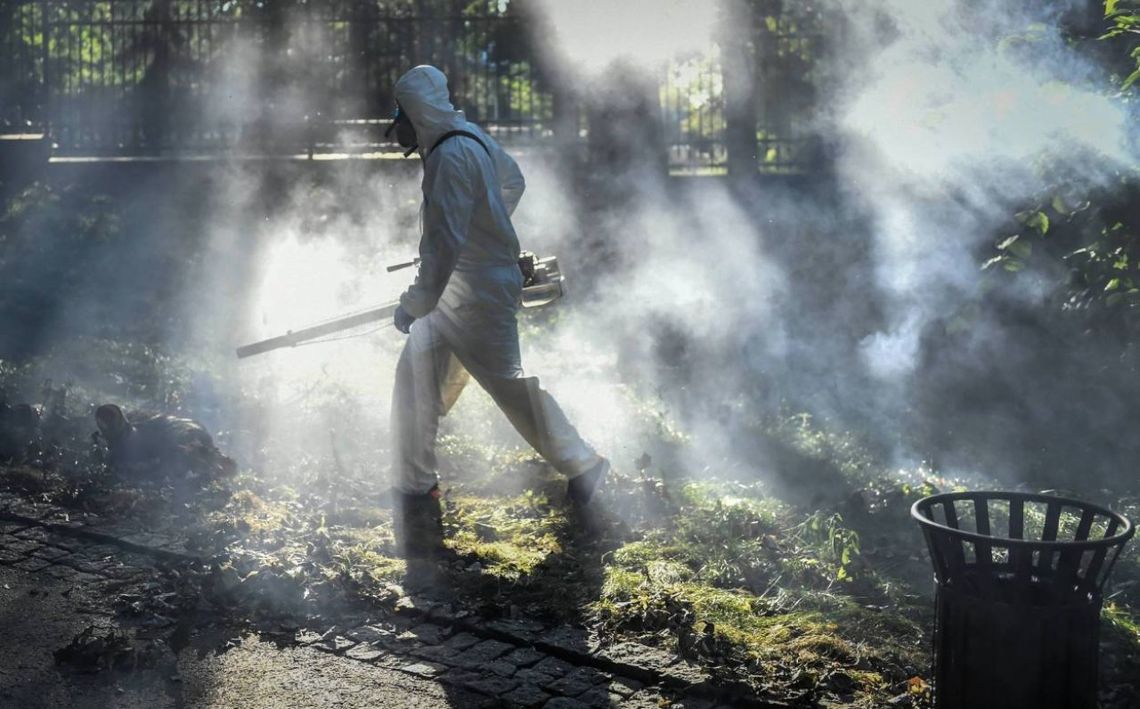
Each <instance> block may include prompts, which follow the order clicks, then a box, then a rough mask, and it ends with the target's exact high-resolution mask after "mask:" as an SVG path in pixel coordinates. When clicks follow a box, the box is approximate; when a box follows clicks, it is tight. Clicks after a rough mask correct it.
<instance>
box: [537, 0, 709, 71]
mask: <svg viewBox="0 0 1140 709" xmlns="http://www.w3.org/2000/svg"><path fill="white" fill-rule="evenodd" d="M537 5H538V7H539V8H540V11H541V12H542V14H543V15H544V17H545V19H546V20H547V25H546V26H545V27H546V28H548V29H549V30H550V33H551V35H552V36H546V37H542V38H540V39H541V40H542V44H540V45H539V46H544V45H545V46H548V47H549V48H550V49H549V51H550V53H551V54H552V55H553V56H552V59H553V60H554V61H556V62H559V63H560V64H562V65H564V68H566V69H568V70H569V72H570V73H571V74H573V73H578V74H579V75H591V74H604V73H606V72H607V71H609V70H610V69H611V68H612V67H611V65H612V64H613V62H614V61H615V60H619V59H624V60H627V61H629V62H631V63H633V64H636V65H637V66H639V67H641V68H647V69H652V68H655V65H660V64H663V63H664V62H666V61H668V60H670V59H673V58H675V57H676V56H677V55H679V54H688V53H699V52H704V51H707V50H708V48H709V46H710V44H711V42H712V39H713V30H714V27H715V23H716V19H717V13H716V7H715V5H714V4H713V3H709V2H702V1H701V0H664V1H662V0H621V1H620V2H613V1H612V0H579V2H573V3H568V2H560V1H559V0H539V1H538V3H537Z"/></svg>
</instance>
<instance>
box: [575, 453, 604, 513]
mask: <svg viewBox="0 0 1140 709" xmlns="http://www.w3.org/2000/svg"><path fill="white" fill-rule="evenodd" d="M609 472H610V461H608V460H606V459H605V458H602V459H601V460H600V461H598V464H597V465H595V466H594V467H592V468H590V469H589V470H587V471H586V472H584V473H582V474H580V475H575V476H574V477H572V478H570V480H569V482H567V483H566V497H568V498H569V499H570V502H572V503H573V504H575V505H577V506H579V507H582V506H584V505H586V504H589V502H590V498H592V497H593V496H594V491H595V490H597V489H598V486H599V485H601V484H602V481H603V480H604V479H605V477H606V474H607V473H609Z"/></svg>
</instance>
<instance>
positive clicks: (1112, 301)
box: [1104, 293, 1124, 307]
mask: <svg viewBox="0 0 1140 709" xmlns="http://www.w3.org/2000/svg"><path fill="white" fill-rule="evenodd" d="M1122 300H1124V294H1123V293H1113V294H1112V295H1110V296H1108V297H1107V298H1105V299H1104V302H1105V304H1106V305H1108V306H1109V307H1112V306H1114V305H1116V304H1118V303H1119V302H1120V301H1122Z"/></svg>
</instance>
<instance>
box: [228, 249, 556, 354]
mask: <svg viewBox="0 0 1140 709" xmlns="http://www.w3.org/2000/svg"><path fill="white" fill-rule="evenodd" d="M419 262H420V260H419V259H418V258H417V259H415V260H413V261H406V262H403V263H397V264H394V265H391V266H388V272H389V273H391V272H392V271H398V270H400V269H402V268H409V267H411V266H415V265H417V264H419ZM518 264H519V270H520V271H522V276H523V289H522V306H523V307H524V308H540V307H542V306H544V305H549V304H551V303H553V302H554V301H556V300H558V299H559V298H561V297H562V283H563V281H564V280H565V279H564V278H563V277H562V271H561V270H559V268H558V257H557V256H547V257H546V258H539V257H538V256H536V255H535V254H533V253H532V252H530V251H524V252H522V253H521V254H520V255H519V261H518ZM399 305H400V303H399V301H395V302H392V303H385V304H384V305H379V306H376V307H375V308H369V309H368V310H363V311H361V312H359V313H353V314H352V315H345V316H343V317H339V318H335V319H333V320H327V321H325V322H322V323H316V324H314V325H310V326H308V327H303V328H301V329H300V330H290V331H289V332H286V333H285V334H284V335H278V336H277V337H271V338H269V339H268V340H261V341H259V342H254V343H251V344H248V345H244V346H242V347H239V348H237V356H238V358H239V359H241V358H245V357H250V356H252V355H256V354H261V353H263V352H269V351H271V350H276V349H281V348H282V347H295V346H297V345H300V344H303V343H306V342H312V341H314V340H318V339H320V338H322V337H327V336H328V335H332V334H335V333H338V332H342V331H344V330H351V329H352V328H354V327H360V326H361V325H367V324H368V323H372V322H376V321H378V320H384V319H386V318H391V317H392V316H393V315H394V314H395V313H396V308H397V307H398V306H399Z"/></svg>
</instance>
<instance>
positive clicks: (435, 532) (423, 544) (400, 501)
mask: <svg viewBox="0 0 1140 709" xmlns="http://www.w3.org/2000/svg"><path fill="white" fill-rule="evenodd" d="M439 498H440V492H439V487H438V486H436V487H433V488H432V489H431V490H429V491H427V492H426V493H420V494H408V493H403V492H398V491H396V492H395V507H394V514H393V517H394V520H395V523H396V528H395V533H396V546H397V548H398V549H399V551H400V553H401V554H402V555H403V556H404V557H405V558H411V557H426V556H434V555H436V554H438V553H439V552H442V551H443V548H444V547H443V509H442V508H441V507H440V503H439Z"/></svg>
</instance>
